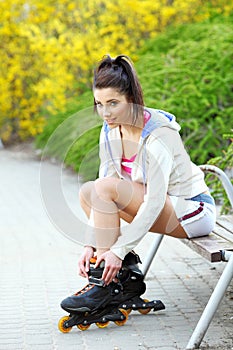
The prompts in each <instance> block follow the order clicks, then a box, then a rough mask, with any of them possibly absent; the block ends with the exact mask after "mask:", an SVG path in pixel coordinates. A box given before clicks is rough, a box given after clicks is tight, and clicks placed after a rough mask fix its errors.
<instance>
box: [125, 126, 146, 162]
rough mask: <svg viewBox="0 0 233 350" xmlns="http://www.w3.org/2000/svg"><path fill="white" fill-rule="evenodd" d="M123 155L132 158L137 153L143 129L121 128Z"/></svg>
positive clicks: (133, 127)
mask: <svg viewBox="0 0 233 350" xmlns="http://www.w3.org/2000/svg"><path fill="white" fill-rule="evenodd" d="M120 131H121V140H122V148H123V154H124V156H125V157H126V158H131V157H132V156H134V155H135V154H136V153H137V150H138V143H139V140H140V136H141V133H142V128H139V127H136V126H132V125H131V126H130V125H129V126H128V125H127V126H125V125H121V126H120Z"/></svg>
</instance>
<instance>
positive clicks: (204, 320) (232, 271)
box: [186, 252, 233, 350]
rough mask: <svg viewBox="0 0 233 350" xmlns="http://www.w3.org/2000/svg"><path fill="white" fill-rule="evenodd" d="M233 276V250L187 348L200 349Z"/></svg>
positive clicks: (187, 349) (188, 349) (189, 349)
mask: <svg viewBox="0 0 233 350" xmlns="http://www.w3.org/2000/svg"><path fill="white" fill-rule="evenodd" d="M232 278H233V252H232V253H230V254H229V260H228V262H227V265H226V267H225V269H224V271H223V273H222V275H221V277H220V279H219V281H218V283H217V285H216V287H215V289H214V291H213V293H212V295H211V297H210V299H209V301H208V303H207V305H206V307H205V310H204V311H203V313H202V316H201V318H200V320H199V322H198V324H197V326H196V328H195V330H194V332H193V334H192V336H191V338H190V340H189V342H188V345H187V347H186V350H191V349H198V348H199V346H200V344H201V342H202V339H203V338H204V335H205V333H206V331H207V329H208V327H209V325H210V322H211V320H212V318H213V317H214V314H215V312H216V311H217V308H218V306H219V304H220V302H221V300H222V298H223V297H224V294H225V292H226V290H227V287H228V286H229V284H230V282H231V280H232Z"/></svg>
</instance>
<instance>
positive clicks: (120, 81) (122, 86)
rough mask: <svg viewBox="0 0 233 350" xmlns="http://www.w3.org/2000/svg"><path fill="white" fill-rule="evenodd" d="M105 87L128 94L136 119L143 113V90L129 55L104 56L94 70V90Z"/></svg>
mask: <svg viewBox="0 0 233 350" xmlns="http://www.w3.org/2000/svg"><path fill="white" fill-rule="evenodd" d="M104 88H113V89H116V90H117V91H118V92H119V93H120V94H122V95H125V96H126V98H127V101H128V102H129V103H132V104H133V111H134V118H135V120H136V119H137V118H138V117H139V115H142V111H143V108H142V107H143V106H144V101H143V92H142V88H141V85H140V83H139V80H138V77H137V73H136V71H135V69H134V67H133V64H132V62H131V60H130V58H129V57H128V56H126V55H119V56H117V57H115V58H111V56H109V55H106V56H104V57H103V59H102V60H101V61H100V63H99V65H98V66H97V68H96V69H95V71H94V80H93V90H94V89H104ZM94 103H95V102H94ZM95 107H96V106H95ZM95 110H96V108H95Z"/></svg>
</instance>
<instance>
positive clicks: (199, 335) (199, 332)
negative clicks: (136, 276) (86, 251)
mask: <svg viewBox="0 0 233 350" xmlns="http://www.w3.org/2000/svg"><path fill="white" fill-rule="evenodd" d="M200 168H201V169H202V170H203V171H204V172H205V173H212V174H214V175H216V176H217V177H218V178H219V179H220V181H221V183H222V185H223V187H224V189H225V191H226V194H227V196H228V198H229V201H230V203H231V206H232V208H233V186H232V184H231V181H230V179H229V178H228V177H227V175H226V174H225V173H224V171H222V170H221V169H219V168H218V167H216V166H213V165H201V166H200ZM232 238H233V233H232ZM162 239H163V235H161V234H158V235H155V238H154V241H153V242H152V243H151V247H150V250H149V251H148V254H147V256H146V258H145V260H144V261H143V265H142V269H141V270H142V272H143V274H144V276H146V274H147V272H148V270H149V268H150V265H151V263H152V261H153V259H154V257H155V255H156V253H157V250H158V248H159V246H160V243H161V242H162ZM221 261H225V262H226V267H225V268H224V270H223V272H222V274H221V276H220V278H219V280H218V282H217V284H216V286H215V289H214V291H213V293H212V295H211V297H210V299H209V301H208V303H207V305H206V307H205V309H204V311H203V313H202V315H201V317H200V319H199V321H198V323H197V325H196V328H195V329H194V331H193V333H192V335H191V338H190V339H189V342H188V344H187V347H186V350H192V349H198V348H199V347H200V344H201V342H202V340H203V338H204V336H205V334H206V332H207V330H208V328H209V325H210V323H211V321H212V319H213V317H214V315H215V313H216V311H217V309H218V307H219V304H220V302H221V300H222V299H223V297H224V294H225V292H226V290H227V288H228V286H229V284H230V282H231V280H232V278H233V251H231V250H222V251H221Z"/></svg>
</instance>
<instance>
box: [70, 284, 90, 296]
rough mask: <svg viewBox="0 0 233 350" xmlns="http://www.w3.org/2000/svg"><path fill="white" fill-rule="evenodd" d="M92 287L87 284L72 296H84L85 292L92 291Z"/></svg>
mask: <svg viewBox="0 0 233 350" xmlns="http://www.w3.org/2000/svg"><path fill="white" fill-rule="evenodd" d="M93 287H94V284H91V283H88V284H87V285H86V286H85V287H83V288H82V289H80V290H79V291H78V292H77V293H75V294H74V295H76V296H79V295H81V294H84V293H86V292H88V291H89V290H90V289H92V288H93Z"/></svg>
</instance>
